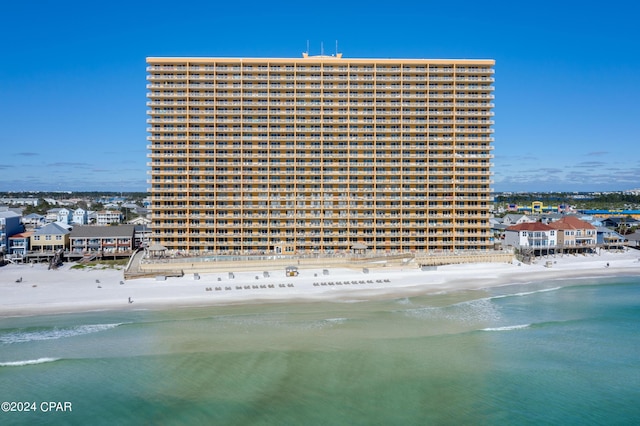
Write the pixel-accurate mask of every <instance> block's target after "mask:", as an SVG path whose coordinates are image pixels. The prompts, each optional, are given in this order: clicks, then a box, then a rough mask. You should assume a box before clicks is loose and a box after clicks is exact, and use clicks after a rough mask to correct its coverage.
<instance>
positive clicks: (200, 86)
mask: <svg viewBox="0 0 640 426" xmlns="http://www.w3.org/2000/svg"><path fill="white" fill-rule="evenodd" d="M146 88H147V89H148V90H169V89H170V90H175V89H179V90H186V89H195V90H212V91H213V90H215V91H216V92H218V93H219V92H222V94H223V95H224V94H226V93H227V91H228V90H234V91H244V90H246V91H253V90H271V93H275V94H287V95H289V94H290V95H292V96H293V93H294V91H295V92H296V93H298V94H300V93H304V94H306V93H307V92H314V91H323V92H324V94H325V96H334V95H335V90H344V89H347V90H355V91H357V92H358V93H357V95H359V92H361V91H363V90H364V91H375V92H376V93H385V94H386V93H387V92H396V91H406V90H409V91H413V92H416V91H418V92H422V91H427V90H428V91H429V92H443V91H445V92H450V91H455V92H458V91H463V92H464V91H483V92H486V91H494V90H495V87H494V86H492V83H491V82H482V83H481V84H478V82H474V83H473V84H459V83H456V84H455V85H454V84H437V83H429V84H424V83H422V84H407V83H404V82H403V83H402V84H400V83H394V84H385V83H380V82H377V83H376V84H363V85H357V84H348V83H339V84H333V83H327V82H322V83H303V82H291V83H280V82H274V81H269V82H263V83H256V84H252V83H244V84H242V83H228V82H226V81H224V82H220V81H219V82H216V83H211V82H207V83H200V82H186V81H184V82H181V83H176V82H175V80H171V81H164V82H153V83H148V84H147V85H146ZM283 91H285V92H284V93H283Z"/></svg>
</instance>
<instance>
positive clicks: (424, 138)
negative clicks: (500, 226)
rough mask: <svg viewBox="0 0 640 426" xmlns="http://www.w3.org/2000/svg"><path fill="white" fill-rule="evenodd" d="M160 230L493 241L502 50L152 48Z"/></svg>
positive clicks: (241, 236) (158, 236) (181, 236)
mask: <svg viewBox="0 0 640 426" xmlns="http://www.w3.org/2000/svg"><path fill="white" fill-rule="evenodd" d="M147 63H148V68H147V71H148V75H147V80H148V86H147V88H148V92H147V97H148V102H147V106H148V107H149V110H148V115H149V119H148V123H149V128H148V132H149V136H148V139H149V141H150V144H149V145H148V150H149V151H148V152H149V153H148V157H149V158H150V160H151V161H150V162H149V163H148V166H149V167H150V171H149V174H150V178H151V179H150V180H149V184H150V192H151V194H150V196H151V201H152V207H151V208H152V220H153V222H152V225H151V226H152V228H153V240H154V242H157V243H160V244H162V245H164V246H165V247H167V248H168V249H173V250H180V251H185V252H190V253H194V254H195V253H213V254H226V253H229V254H231V253H248V254H249V253H256V252H275V253H283V254H293V253H314V252H320V253H339V252H344V251H348V250H352V249H353V247H354V246H355V247H357V248H363V247H364V246H367V248H368V249H369V250H374V251H376V252H406V251H451V250H469V249H475V250H478V249H480V250H482V249H488V248H489V247H490V245H491V244H490V237H491V235H490V227H489V212H488V211H489V204H490V202H491V188H490V185H491V183H492V182H491V175H492V172H491V166H492V164H491V159H492V158H493V155H492V149H493V146H492V142H493V137H492V133H493V129H492V125H493V112H492V108H493V89H494V87H493V81H494V78H493V72H494V70H493V65H494V61H493V60H440V59H438V60H432V59H346V58H343V57H342V55H336V56H309V55H306V54H303V55H302V57H301V58H148V59H147Z"/></svg>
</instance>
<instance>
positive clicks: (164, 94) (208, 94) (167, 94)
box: [147, 85, 494, 104]
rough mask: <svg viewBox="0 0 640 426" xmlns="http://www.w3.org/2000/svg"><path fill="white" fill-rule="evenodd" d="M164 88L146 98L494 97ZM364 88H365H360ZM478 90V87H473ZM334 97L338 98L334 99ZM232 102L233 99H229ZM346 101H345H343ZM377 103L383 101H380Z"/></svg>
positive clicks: (481, 96)
mask: <svg viewBox="0 0 640 426" xmlns="http://www.w3.org/2000/svg"><path fill="white" fill-rule="evenodd" d="M149 86H152V85H148V86H147V88H148V89H153V87H149ZM163 89H165V90H163V91H160V90H156V91H151V92H147V98H150V99H154V98H171V97H179V98H185V97H186V98H193V97H196V98H197V97H205V98H215V99H216V100H217V101H219V102H220V101H221V100H222V99H234V98H237V99H242V100H246V99H249V98H270V99H272V98H284V99H294V100H295V101H296V103H297V104H300V102H301V99H304V100H310V99H311V100H313V99H315V98H317V99H321V100H324V102H323V103H324V104H333V103H334V102H335V103H336V104H340V100H339V99H341V98H344V99H348V98H352V97H353V98H356V99H357V100H359V99H367V98H372V99H376V101H378V100H379V99H387V98H402V99H494V95H493V94H487V93H431V92H429V93H405V92H403V93H400V92H393V91H391V92H390V93H387V92H376V93H375V94H374V93H373V92H372V93H367V92H365V93H347V92H344V93H343V92H339V93H334V92H330V93H325V92H319V91H318V92H317V93H316V92H314V91H313V90H306V91H304V92H300V91H296V92H295V93H285V92H267V91H264V92H254V91H250V90H247V91H245V92H242V93H241V92H240V91H238V92H237V93H236V92H231V93H228V92H227V91H226V90H225V91H216V92H214V91H213V90H212V91H205V92H197V91H174V90H170V91H169V90H166V88H163ZM492 89H493V88H492V87H489V86H488V87H487V89H486V90H492ZM362 90H366V89H362ZM475 90H480V89H475ZM334 99H338V100H335V101H334ZM229 102H233V101H229ZM345 102H347V101H345ZM379 103H384V102H382V101H380V102H379Z"/></svg>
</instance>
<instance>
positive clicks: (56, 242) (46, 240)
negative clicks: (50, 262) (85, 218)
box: [29, 222, 70, 252]
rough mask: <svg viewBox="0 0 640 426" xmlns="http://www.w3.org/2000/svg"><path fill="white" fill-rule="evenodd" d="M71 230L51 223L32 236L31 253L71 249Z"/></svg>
mask: <svg viewBox="0 0 640 426" xmlns="http://www.w3.org/2000/svg"><path fill="white" fill-rule="evenodd" d="M69 233H70V231H69V229H68V228H67V227H65V226H64V225H62V224H59V223H55V222H54V223H49V224H47V225H45V226H43V227H42V228H38V229H36V230H35V231H34V232H33V235H31V239H30V241H29V246H30V247H31V251H39V252H54V251H58V250H61V249H62V250H66V249H67V248H68V247H69Z"/></svg>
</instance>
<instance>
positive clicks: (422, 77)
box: [147, 68, 494, 82]
mask: <svg viewBox="0 0 640 426" xmlns="http://www.w3.org/2000/svg"><path fill="white" fill-rule="evenodd" d="M160 71H165V72H160ZM168 71H172V70H149V74H147V80H204V81H216V80H221V81H256V80H258V81H274V80H275V81H278V80H280V81H365V82H368V81H474V80H479V79H487V80H490V81H492V80H493V77H492V76H491V75H492V74H494V70H493V69H478V70H474V71H464V72H463V71H457V70H456V71H454V70H451V69H442V68H439V69H434V70H419V71H418V70H412V71H404V72H402V73H400V72H399V71H388V70H384V71H380V72H375V73H374V72H373V71H372V70H369V71H363V70H350V71H349V72H348V73H346V74H345V72H346V71H347V70H335V71H334V70H331V71H327V70H325V72H323V73H319V72H317V71H308V70H301V69H299V70H296V71H297V72H295V73H292V72H289V73H287V72H285V73H282V71H277V72H274V73H265V72H256V71H251V72H247V70H244V72H239V71H240V70H220V72H218V73H202V74H201V73H188V74H187V73H183V72H178V73H176V72H168ZM175 71H182V70H175ZM229 71H232V72H231V73H229ZM288 71H293V70H288Z"/></svg>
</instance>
